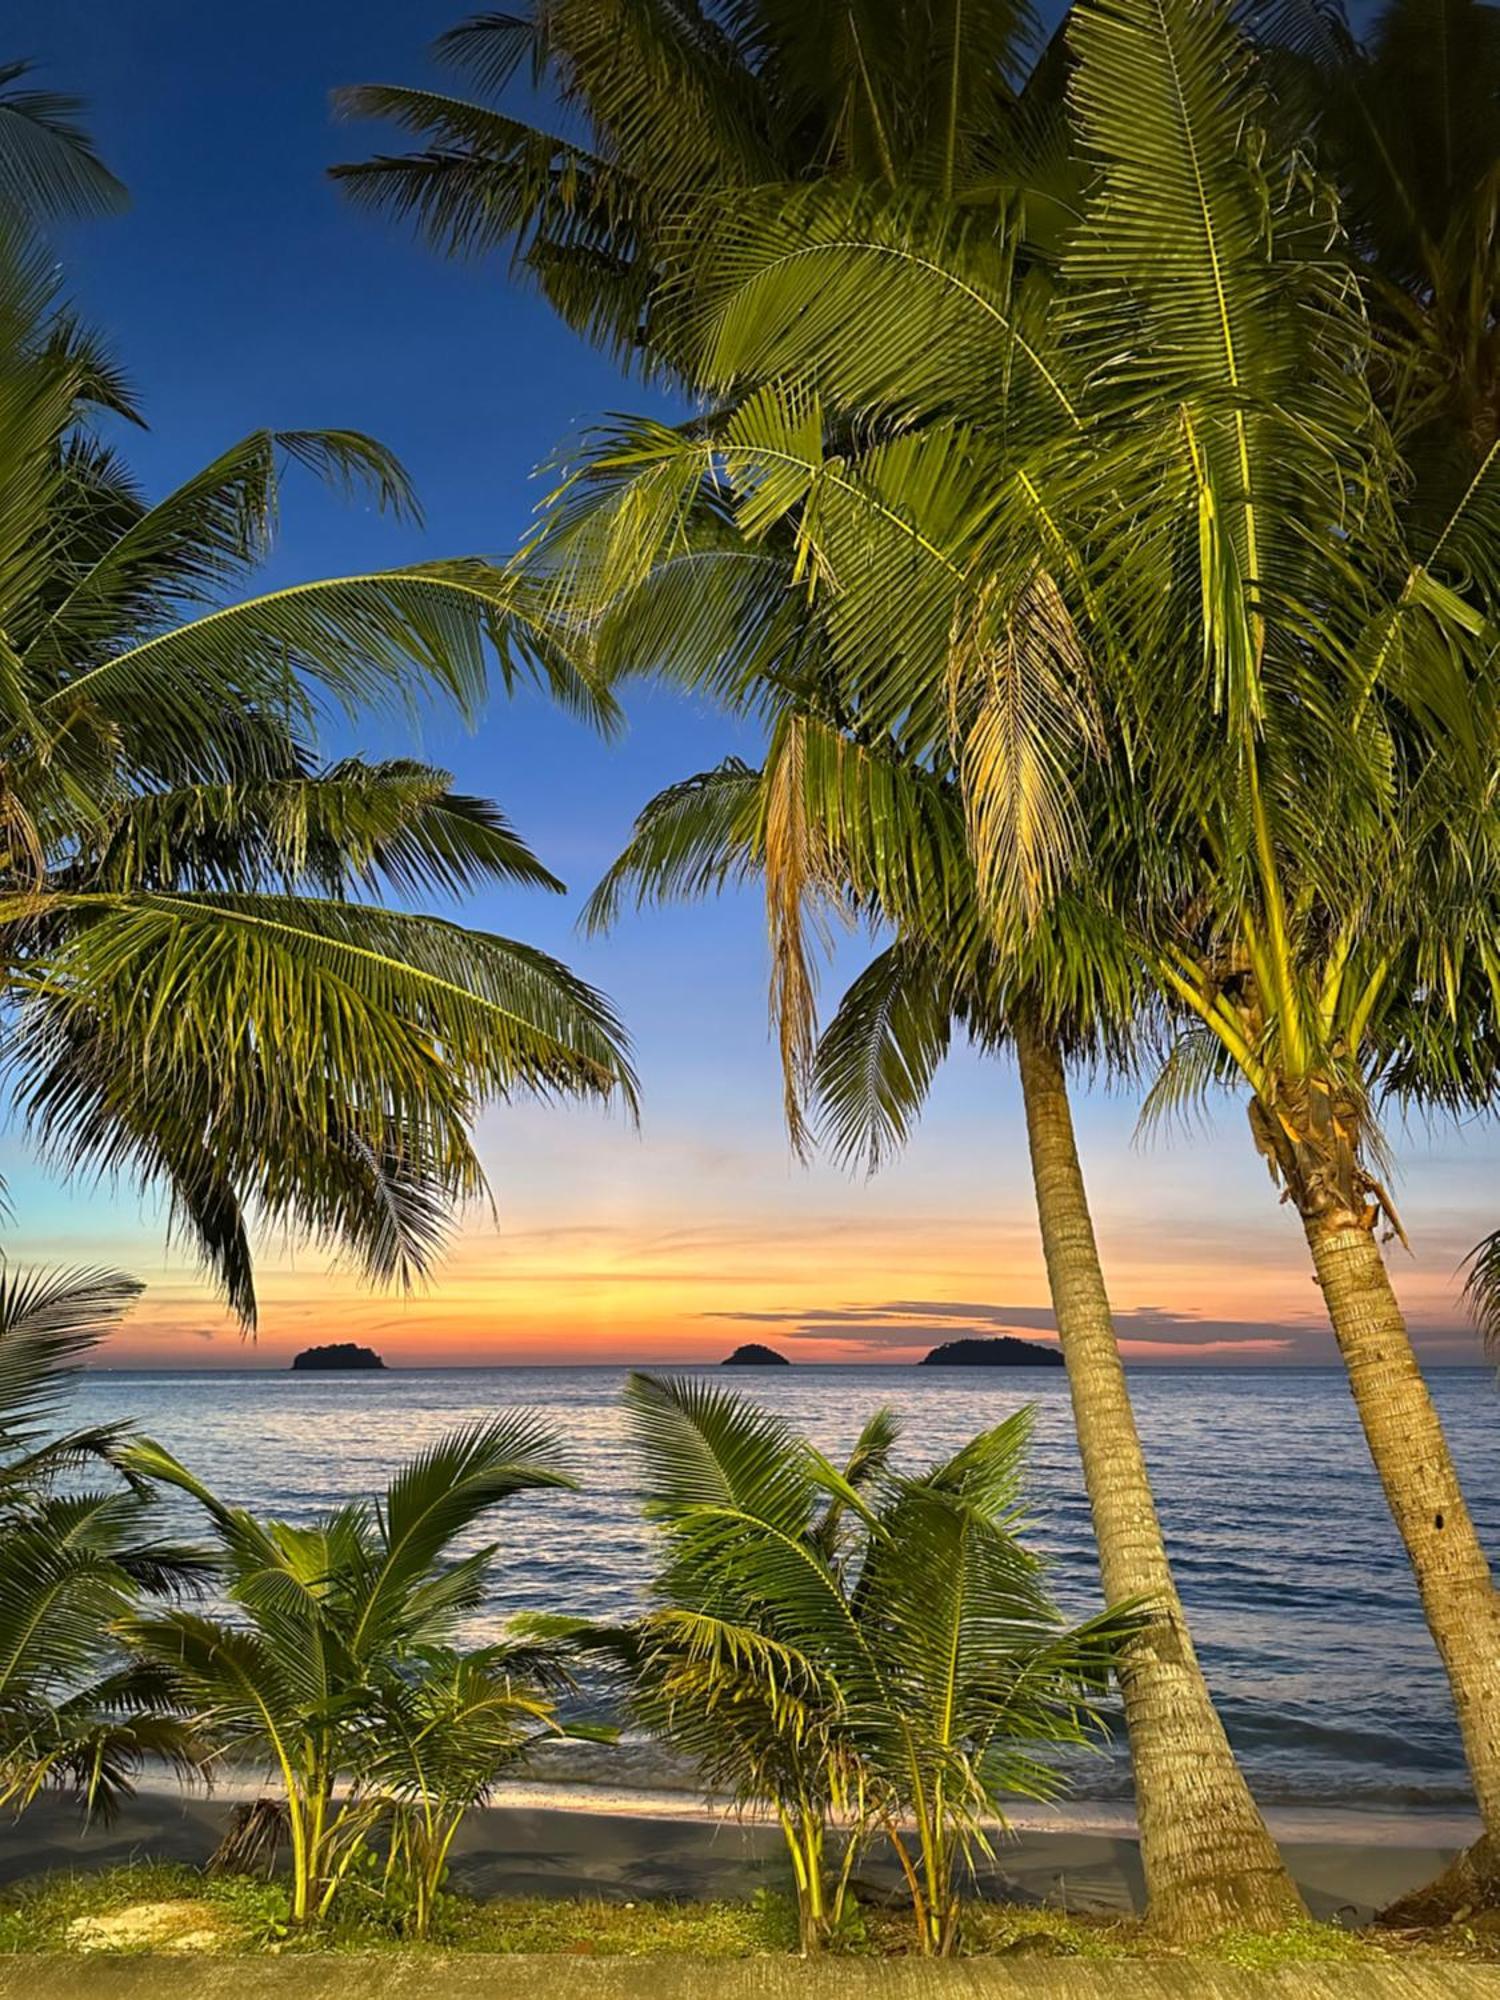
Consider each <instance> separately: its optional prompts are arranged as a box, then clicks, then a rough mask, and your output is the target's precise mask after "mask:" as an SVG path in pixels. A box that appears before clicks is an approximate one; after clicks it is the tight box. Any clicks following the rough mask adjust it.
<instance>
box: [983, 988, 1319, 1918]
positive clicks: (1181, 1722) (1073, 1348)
mask: <svg viewBox="0 0 1500 2000" xmlns="http://www.w3.org/2000/svg"><path fill="white" fill-rule="evenodd" d="M1016 1054H1017V1059H1018V1062H1019V1067H1020V1073H1021V1090H1022V1094H1023V1097H1024V1099H1025V1105H1026V1129H1027V1135H1028V1138H1029V1141H1030V1146H1031V1168H1032V1176H1033V1180H1034V1182H1035V1187H1036V1203H1037V1213H1038V1216H1039V1218H1040V1221H1041V1229H1042V1248H1043V1251H1044V1253H1045V1256H1046V1260H1047V1277H1048V1281H1049V1284H1050V1286H1051V1290H1052V1303H1053V1308H1054V1311H1055V1313H1056V1315H1057V1329H1058V1334H1059V1337H1060V1339H1061V1343H1062V1351H1063V1359H1064V1361H1065V1362H1066V1363H1067V1369H1068V1387H1069V1390H1070V1391H1071V1394H1072V1399H1073V1418H1074V1423H1075V1424H1076V1426H1077V1431H1078V1446H1079V1451H1080V1453H1081V1455H1082V1458H1083V1475H1084V1482H1085V1484H1086V1486H1087V1488H1088V1496H1089V1506H1090V1509H1091V1510H1092V1513H1093V1519H1094V1535H1095V1539H1096V1540H1097V1542H1098V1545H1099V1569H1100V1574H1101V1576H1102V1578H1103V1583H1104V1596H1105V1600H1106V1602H1107V1603H1110V1604H1117V1603H1119V1602H1121V1601H1122V1600H1124V1599H1127V1598H1145V1599H1147V1600H1149V1602H1150V1604H1151V1606H1152V1608H1153V1610H1154V1611H1155V1613H1156V1616H1155V1617H1154V1618H1153V1620H1152V1622H1151V1624H1150V1625H1149V1626H1148V1627H1147V1629H1146V1630H1145V1631H1144V1632H1143V1633H1142V1634H1141V1636H1140V1637H1139V1638H1138V1639H1136V1640H1135V1641H1133V1642H1132V1644H1131V1646H1130V1648H1129V1650H1128V1652H1127V1654H1126V1656H1125V1659H1124V1660H1123V1662H1122V1664H1121V1670H1120V1687H1121V1694H1122V1696H1123V1700H1124V1708H1125V1727H1126V1731H1127V1734H1128V1736H1129V1740H1130V1758H1131V1765H1132V1768H1133V1770H1134V1774H1135V1791H1136V1808H1137V1813H1138V1816H1139V1820H1140V1829H1141V1861H1142V1865H1143V1867H1144V1869H1145V1875H1146V1890H1147V1896H1148V1916H1149V1917H1150V1920H1151V1922H1152V1923H1153V1924H1154V1925H1155V1926H1157V1927H1158V1928H1159V1929H1160V1930H1162V1931H1164V1932H1166V1933H1168V1934H1170V1935H1172V1936H1174V1937H1178V1938H1184V1939H1190V1938H1196V1937H1205V1936H1210V1935H1212V1934H1213V1933H1214V1932H1216V1931H1221V1930H1224V1929H1226V1928H1229V1927H1231V1926H1247V1927H1255V1928H1276V1927H1280V1926H1281V1925H1284V1924H1286V1923H1287V1922H1289V1921H1291V1920H1293V1919H1295V1918H1297V1917H1299V1916H1302V1915H1305V1911H1304V1908H1303V1904H1302V1899H1301V1897H1300V1896H1299V1895H1298V1893H1297V1890H1296V1888H1295V1886H1294V1884H1293V1882H1292V1879H1291V1877H1290V1875H1289V1874H1288V1873H1287V1871H1286V1868H1285V1865H1284V1864H1283V1862H1282V1860H1281V1857H1280V1855H1279V1854H1278V1853H1277V1851H1276V1846H1275V1843H1274V1842H1273V1840H1272V1839H1271V1836H1270V1834H1269V1832H1268V1831H1267V1830H1266V1825H1265V1822H1264V1820H1263V1819H1262V1818H1261V1816H1260V1812H1259V1809H1258V1808H1257V1806H1256V1804H1255V1801H1254V1799H1253V1798H1252V1797H1251V1796H1250V1788H1249V1786H1248V1785H1247V1784H1246V1783H1245V1779H1244V1776H1243V1774H1242V1772H1241V1771H1240V1768H1239V1766H1238V1764H1236V1762H1235V1760H1234V1753H1233V1752H1232V1751H1231V1749H1230V1747H1229V1740H1228V1738H1227V1737H1226V1735H1225V1734H1224V1725H1223V1723H1222V1722H1221V1721H1220V1720H1219V1716H1218V1712H1217V1711H1216V1709H1215V1708H1214V1705H1213V1700H1212V1697H1211V1696H1210V1694H1209V1692H1208V1684H1207V1682H1206V1681H1205V1680H1204V1678H1203V1670H1202V1668H1201V1667H1200V1666H1199V1664H1198V1659H1197V1655H1196V1654H1195V1652H1194V1650H1193V1642H1192V1638H1191V1635H1190V1634H1189V1632H1188V1627H1187V1619H1186V1617H1185V1615H1184V1613H1183V1608H1182V1602H1181V1600H1180V1598H1179V1597H1178V1595H1177V1588H1176V1585H1175V1584H1174V1583H1173V1581H1172V1572H1171V1568H1170V1566H1169V1564H1168V1562H1167V1551H1166V1546H1165V1543H1164V1542H1163V1540H1162V1532H1161V1524H1160V1523H1159V1521H1158V1520H1157V1517H1156V1506H1155V1502H1154V1501H1153V1500H1152V1497H1151V1486H1150V1481H1149V1479H1148V1477H1147V1473H1146V1461H1145V1456H1144V1454H1143V1453H1142V1451H1141V1443H1140V1438H1139V1437H1138V1435H1137V1434H1136V1428H1135V1417H1134V1414H1133V1412H1132V1410H1131V1407H1130V1396H1129V1392H1128V1390H1127V1388H1126V1384H1125V1370H1124V1367H1123V1365H1122V1364H1121V1361H1120V1351H1119V1347H1118V1345H1117V1343H1116V1340H1115V1332H1114V1324H1113V1321H1112V1319H1111V1316H1110V1309H1109V1298H1108V1295H1107V1293H1106V1291H1105V1288H1104V1274H1103V1272H1102V1270H1101V1268H1100V1264H1099V1252H1098V1248H1097V1245H1096V1244H1095V1241H1094V1226H1093V1221H1092V1218H1091V1217H1090V1214H1089V1206H1088V1193H1087V1190H1086V1189H1085V1187H1084V1182H1083V1169H1082V1167H1081V1165H1080V1163H1079V1158H1078V1146H1077V1142H1076V1140H1075V1138H1074V1134H1073V1116H1072V1111H1071V1109H1070V1107H1069V1104H1068V1091H1067V1079H1066V1076H1065V1074H1064V1070H1063V1063H1062V1058H1061V1056H1060V1054H1059V1052H1058V1050H1057V1048H1056V1047H1055V1045H1053V1044H1052V1043H1051V1042H1049V1041H1048V1040H1047V1039H1045V1038H1044V1037H1043V1036H1041V1035H1039V1034H1038V1033H1037V1032H1036V1030H1035V1029H1034V1028H1033V1027H1031V1026H1029V1025H1028V1024H1025V1023H1022V1024H1018V1026H1017V1030H1016Z"/></svg>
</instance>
